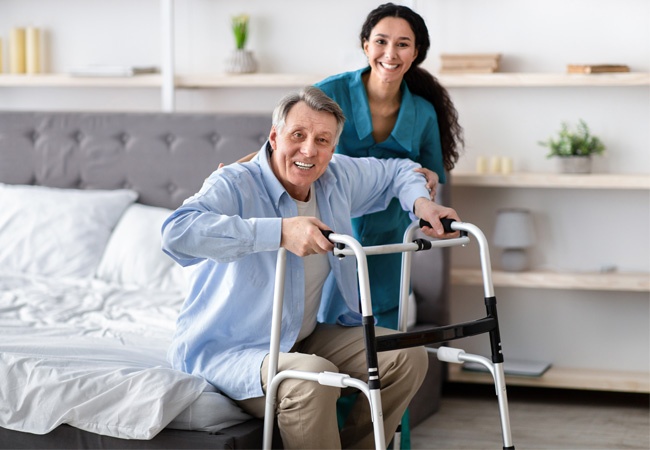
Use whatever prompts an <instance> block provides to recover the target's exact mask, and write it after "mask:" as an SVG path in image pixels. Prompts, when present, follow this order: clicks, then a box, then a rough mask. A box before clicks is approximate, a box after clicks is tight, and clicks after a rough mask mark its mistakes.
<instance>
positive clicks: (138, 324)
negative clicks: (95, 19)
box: [0, 271, 250, 439]
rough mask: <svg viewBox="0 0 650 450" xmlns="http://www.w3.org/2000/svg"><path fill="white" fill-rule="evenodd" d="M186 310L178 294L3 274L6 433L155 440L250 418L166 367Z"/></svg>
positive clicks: (0, 331) (0, 314) (0, 336)
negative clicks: (67, 429) (76, 432)
mask: <svg viewBox="0 0 650 450" xmlns="http://www.w3.org/2000/svg"><path fill="white" fill-rule="evenodd" d="M181 302H182V296H181V294H180V293H174V292H163V291H154V290H143V289H138V288H132V289H125V288H123V287H121V286H119V285H111V284H108V283H105V282H103V281H100V280H97V279H84V280H78V279H57V280H53V279H48V278H45V277H39V276H33V275H32V276H27V275H22V274H17V273H9V272H2V271H0V380H2V383H0V426H2V427H5V428H9V429H13V430H18V431H24V432H30V433H35V434H45V433H47V432H49V431H51V430H53V429H54V428H56V427H57V426H59V425H61V424H63V423H67V424H69V425H72V426H74V427H77V428H80V429H83V430H86V431H91V432H95V433H99V434H103V435H108V436H114V437H119V438H125V439H151V438H152V437H154V436H155V435H156V434H157V433H158V432H160V431H161V430H162V429H163V428H165V427H166V426H170V427H173V428H182V429H198V430H206V431H212V432H215V431H218V430H220V429H222V428H225V427H227V426H231V425H234V424H236V423H240V422H243V421H245V420H247V419H249V418H250V416H248V415H246V414H245V413H243V412H242V411H241V410H240V409H239V408H238V407H237V406H236V405H235V404H234V403H233V402H232V401H231V400H230V399H228V398H226V397H225V396H222V395H221V394H219V393H217V392H216V391H215V389H214V388H213V387H212V386H211V385H209V384H208V383H206V382H205V381H204V380H203V379H201V378H199V377H195V376H192V375H188V374H185V373H182V372H179V371H175V370H172V369H171V368H170V367H169V364H168V363H167V361H166V358H165V356H166V348H167V345H168V343H169V339H170V337H171V334H172V332H173V327H174V321H175V318H176V316H177V314H178V309H179V307H180V305H181ZM199 399H200V400H199Z"/></svg>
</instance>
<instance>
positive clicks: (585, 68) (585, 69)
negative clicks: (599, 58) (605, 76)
mask: <svg viewBox="0 0 650 450" xmlns="http://www.w3.org/2000/svg"><path fill="white" fill-rule="evenodd" d="M629 71H630V68H629V67H628V66H626V65H623V64H569V65H567V73H608V72H629Z"/></svg>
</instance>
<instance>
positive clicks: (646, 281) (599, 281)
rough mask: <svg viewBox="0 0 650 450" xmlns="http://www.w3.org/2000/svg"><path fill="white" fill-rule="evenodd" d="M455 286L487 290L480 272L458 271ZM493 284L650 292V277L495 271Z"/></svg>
mask: <svg viewBox="0 0 650 450" xmlns="http://www.w3.org/2000/svg"><path fill="white" fill-rule="evenodd" d="M451 282H452V284H454V285H459V286H483V274H482V272H481V270H480V269H460V268H454V269H452V270H451ZM492 283H493V284H494V286H500V287H524V288H540V289H575V290H594V291H618V292H623V291H629V292H650V273H643V272H629V273H625V272H624V273H600V272H585V273H579V272H574V273H559V272H550V271H527V272H503V271H492Z"/></svg>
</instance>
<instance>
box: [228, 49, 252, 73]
mask: <svg viewBox="0 0 650 450" xmlns="http://www.w3.org/2000/svg"><path fill="white" fill-rule="evenodd" d="M225 63H226V72H227V73H252V72H255V71H256V70H257V61H255V57H254V56H253V52H251V51H250V50H239V49H236V50H233V51H232V53H230V56H228V58H227V59H226V61H225Z"/></svg>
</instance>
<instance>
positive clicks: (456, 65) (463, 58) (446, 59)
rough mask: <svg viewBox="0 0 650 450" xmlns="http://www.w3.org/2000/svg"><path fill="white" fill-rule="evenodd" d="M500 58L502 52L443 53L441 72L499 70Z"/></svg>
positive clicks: (485, 71)
mask: <svg viewBox="0 0 650 450" xmlns="http://www.w3.org/2000/svg"><path fill="white" fill-rule="evenodd" d="M500 59H501V54H500V53H465V54H463V53H443V54H441V55H440V61H441V63H442V64H441V66H440V73H492V72H498V71H499V60H500Z"/></svg>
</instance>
